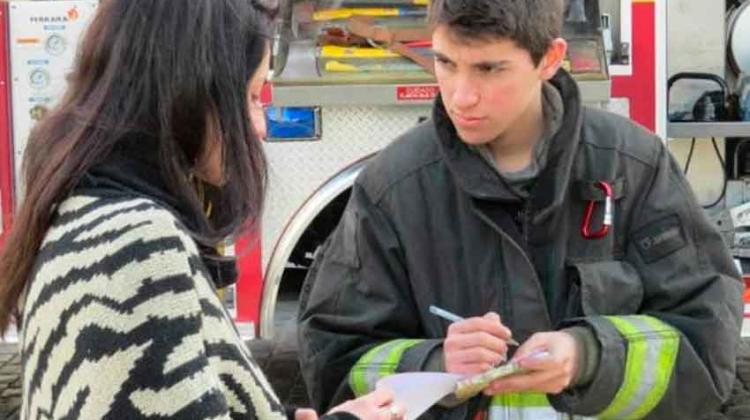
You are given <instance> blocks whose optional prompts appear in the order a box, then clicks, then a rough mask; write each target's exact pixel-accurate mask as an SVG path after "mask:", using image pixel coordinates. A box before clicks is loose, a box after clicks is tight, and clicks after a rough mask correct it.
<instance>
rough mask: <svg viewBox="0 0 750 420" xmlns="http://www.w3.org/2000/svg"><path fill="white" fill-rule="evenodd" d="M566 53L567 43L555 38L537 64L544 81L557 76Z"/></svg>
mask: <svg viewBox="0 0 750 420" xmlns="http://www.w3.org/2000/svg"><path fill="white" fill-rule="evenodd" d="M567 52H568V43H567V41H565V40H564V39H562V38H555V39H554V40H553V41H552V43H551V44H550V46H549V48H548V49H547V52H546V53H545V54H544V57H542V61H540V62H539V70H540V72H541V76H542V78H543V79H544V80H550V79H551V78H553V77H554V76H555V74H557V71H558V70H559V69H560V66H562V62H563V60H565V55H566V54H567Z"/></svg>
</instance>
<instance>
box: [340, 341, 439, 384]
mask: <svg viewBox="0 0 750 420" xmlns="http://www.w3.org/2000/svg"><path fill="white" fill-rule="evenodd" d="M423 341H424V340H392V341H388V342H386V343H383V344H381V345H379V346H376V347H374V348H372V349H371V350H370V351H368V352H367V353H365V354H364V355H362V357H360V358H359V360H358V361H357V363H355V364H354V366H353V367H352V370H351V371H350V372H349V386H350V387H351V389H352V391H353V392H354V395H356V396H360V395H364V394H367V393H369V392H371V391H373V390H374V389H375V384H376V383H377V381H378V380H379V379H380V378H382V377H385V376H388V375H391V374H393V373H395V372H396V369H397V368H398V365H399V363H401V357H402V356H403V355H404V352H405V351H406V350H408V349H409V348H411V347H414V346H416V345H417V344H419V343H421V342H423Z"/></svg>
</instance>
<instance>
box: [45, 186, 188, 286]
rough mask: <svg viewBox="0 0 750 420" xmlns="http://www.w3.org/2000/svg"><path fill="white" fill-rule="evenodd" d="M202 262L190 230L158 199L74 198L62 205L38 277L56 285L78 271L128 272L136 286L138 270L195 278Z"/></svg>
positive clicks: (113, 274)
mask: <svg viewBox="0 0 750 420" xmlns="http://www.w3.org/2000/svg"><path fill="white" fill-rule="evenodd" d="M198 259H199V252H198V248H197V246H196V244H195V242H194V241H193V239H192V238H191V237H190V235H189V233H188V231H187V230H186V229H185V228H184V227H183V226H182V225H181V223H180V221H179V219H178V218H177V217H176V216H175V215H174V214H173V213H172V212H171V211H169V210H168V209H167V208H165V207H164V206H162V205H160V204H159V203H157V202H155V201H154V200H151V199H148V198H141V197H99V196H87V195H75V196H71V197H69V198H67V199H66V200H65V201H63V202H62V203H60V205H59V206H58V208H57V210H56V214H55V216H54V218H53V222H52V224H51V225H50V228H49V229H48V231H47V234H46V235H45V238H44V241H43V242H42V244H41V246H40V248H39V251H38V254H37V264H36V270H35V273H34V274H35V277H36V279H35V280H37V281H39V280H41V281H43V282H46V281H45V279H46V280H48V281H56V280H59V279H60V278H61V276H62V277H67V276H68V274H66V273H68V272H69V271H70V270H72V269H75V270H74V272H75V273H78V272H79V271H80V272H81V273H84V272H89V271H90V272H91V273H101V274H104V275H105V276H107V277H117V278H121V277H122V275H123V274H127V275H126V276H125V277H127V278H129V279H130V280H129V281H130V282H132V281H138V277H139V276H138V273H135V272H133V270H141V271H142V270H143V269H145V268H148V267H150V266H154V267H158V269H159V270H160V271H161V272H163V273H164V272H171V273H175V274H177V273H184V274H189V275H190V274H193V273H194V272H195V263H194V261H196V260H198ZM91 273H89V274H91ZM144 275H146V276H147V275H148V273H144Z"/></svg>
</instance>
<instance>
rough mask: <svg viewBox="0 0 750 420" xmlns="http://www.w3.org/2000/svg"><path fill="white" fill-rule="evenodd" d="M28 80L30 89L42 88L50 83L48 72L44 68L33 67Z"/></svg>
mask: <svg viewBox="0 0 750 420" xmlns="http://www.w3.org/2000/svg"><path fill="white" fill-rule="evenodd" d="M29 82H30V83H31V88H32V89H35V90H42V89H44V88H46V87H47V86H49V84H50V77H49V73H47V71H46V70H44V69H34V70H32V71H31V74H29Z"/></svg>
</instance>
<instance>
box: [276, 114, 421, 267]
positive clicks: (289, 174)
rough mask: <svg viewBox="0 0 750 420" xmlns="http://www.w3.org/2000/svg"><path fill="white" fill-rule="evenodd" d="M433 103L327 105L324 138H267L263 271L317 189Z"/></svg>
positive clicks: (411, 122)
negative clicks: (299, 211) (294, 217)
mask: <svg viewBox="0 0 750 420" xmlns="http://www.w3.org/2000/svg"><path fill="white" fill-rule="evenodd" d="M430 109H431V108H430V105H418V106H413V107H412V106H409V107H407V106H378V107H348V106H339V107H335V106H328V107H323V109H322V113H321V118H322V129H323V136H322V139H321V140H320V141H315V142H289V143H282V142H274V143H264V147H265V151H266V155H267V157H268V162H269V180H268V181H269V184H268V195H267V198H266V204H265V209H264V212H263V221H262V250H263V251H262V255H263V272H264V273H266V270H267V268H268V261H269V259H270V258H271V255H272V252H273V250H274V247H275V245H276V243H277V242H278V241H279V239H280V235H281V234H282V232H283V230H284V228H285V227H286V225H287V224H288V223H289V221H290V220H291V219H292V217H293V216H294V214H295V213H296V212H297V210H298V209H299V208H300V207H301V206H302V205H303V204H304V203H305V201H306V200H307V199H308V198H310V197H311V196H313V194H314V193H315V191H316V190H318V189H319V188H320V187H321V186H322V185H324V184H325V183H326V181H328V180H329V179H331V178H333V177H334V176H335V175H336V174H338V173H339V172H341V171H342V170H344V169H345V168H347V167H348V166H350V165H352V164H354V163H355V162H357V161H359V160H361V159H362V158H364V157H367V156H369V155H371V154H373V153H375V152H377V151H378V150H381V149H382V148H383V147H385V146H386V145H387V144H388V143H390V142H391V141H393V140H394V139H395V138H396V137H398V136H399V135H401V134H402V133H403V132H405V131H406V130H407V129H409V128H411V127H413V126H414V125H416V124H417V122H418V120H419V118H421V117H426V116H428V115H429V114H430Z"/></svg>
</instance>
